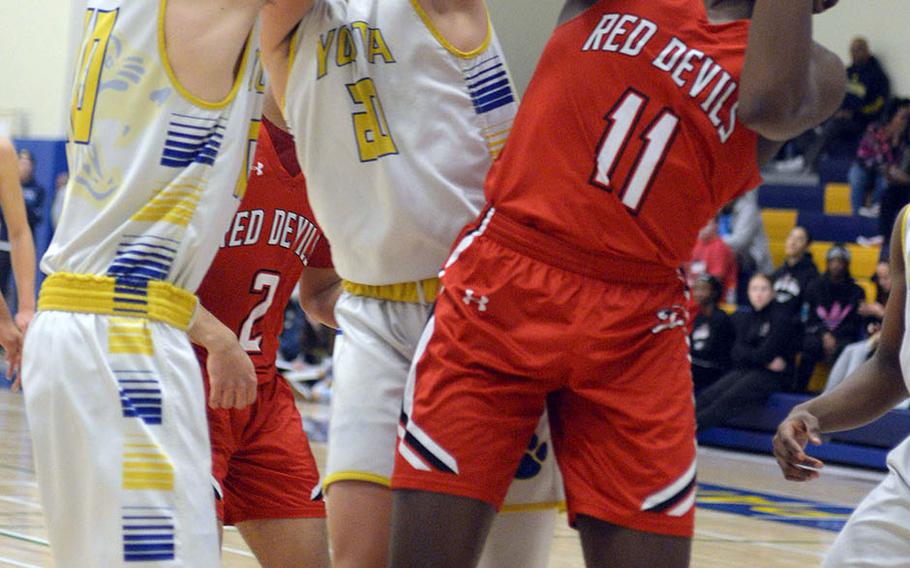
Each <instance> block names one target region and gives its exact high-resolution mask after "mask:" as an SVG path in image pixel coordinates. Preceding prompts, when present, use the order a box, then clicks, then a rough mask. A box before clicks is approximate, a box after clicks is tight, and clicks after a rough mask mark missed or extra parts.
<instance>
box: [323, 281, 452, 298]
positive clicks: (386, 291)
mask: <svg viewBox="0 0 910 568" xmlns="http://www.w3.org/2000/svg"><path fill="white" fill-rule="evenodd" d="M341 285H342V286H343V287H344V289H345V291H346V292H348V293H350V294H353V295H355V296H366V297H368V298H376V299H377V300H388V301H390V302H408V303H410V304H431V303H433V302H435V301H436V295H437V294H438V293H439V278H427V279H426V280H421V281H420V282H401V283H399V284H384V285H382V286H373V285H370V284H358V283H356V282H351V281H349V280H344V281H342V283H341Z"/></svg>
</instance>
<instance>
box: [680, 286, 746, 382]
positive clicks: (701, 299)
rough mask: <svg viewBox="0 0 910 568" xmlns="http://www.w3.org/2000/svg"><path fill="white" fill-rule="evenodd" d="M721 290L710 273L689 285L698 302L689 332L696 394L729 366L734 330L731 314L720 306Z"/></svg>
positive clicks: (720, 375)
mask: <svg viewBox="0 0 910 568" xmlns="http://www.w3.org/2000/svg"><path fill="white" fill-rule="evenodd" d="M723 294H724V287H723V284H721V282H720V280H718V279H717V278H715V277H714V276H712V275H710V274H703V275H702V276H700V277H699V278H698V279H697V280H696V281H695V283H694V284H693V286H692V295H693V296H694V297H695V301H696V302H698V312H697V313H696V315H695V318H694V323H693V325H692V331H691V333H690V334H689V344H690V345H691V349H690V353H691V356H692V382H693V384H694V385H695V393H696V394H698V393H699V392H701V391H702V390H704V388H705V387H708V386H710V385H711V384H713V383H714V382H715V381H717V379H719V378H720V377H722V376H723V375H724V374H725V373H726V372H727V371H729V370H730V353H731V352H732V350H733V339H734V337H735V332H734V330H733V324H732V323H731V322H730V316H728V315H727V314H726V312H724V311H723V310H722V309H721V308H720V302H721V300H722V298H723Z"/></svg>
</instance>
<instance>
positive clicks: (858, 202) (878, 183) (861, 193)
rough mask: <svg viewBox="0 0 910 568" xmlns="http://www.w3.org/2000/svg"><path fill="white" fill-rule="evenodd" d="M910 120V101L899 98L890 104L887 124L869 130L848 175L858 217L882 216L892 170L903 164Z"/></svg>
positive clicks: (876, 124)
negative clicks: (882, 201)
mask: <svg viewBox="0 0 910 568" xmlns="http://www.w3.org/2000/svg"><path fill="white" fill-rule="evenodd" d="M908 117H910V101H908V100H907V99H897V100H895V101H893V102H892V103H890V104H889V106H888V111H887V112H886V113H885V120H884V121H881V122H879V121H876V122H873V123H872V124H870V125H869V127H868V128H867V129H866V133H865V134H864V135H863V138H862V140H861V141H860V143H859V150H857V152H856V160H854V161H853V164H852V165H851V166H850V171H849V172H848V174H847V178H848V180H849V181H850V203H851V205H852V207H853V214H854V215H862V216H864V217H878V215H879V207H880V205H881V198H882V194H883V193H884V191H885V188H886V187H887V186H888V171H889V170H891V168H892V167H893V166H896V165H898V164H899V163H900V160H901V158H902V157H903V155H904V150H906V148H907V122H908Z"/></svg>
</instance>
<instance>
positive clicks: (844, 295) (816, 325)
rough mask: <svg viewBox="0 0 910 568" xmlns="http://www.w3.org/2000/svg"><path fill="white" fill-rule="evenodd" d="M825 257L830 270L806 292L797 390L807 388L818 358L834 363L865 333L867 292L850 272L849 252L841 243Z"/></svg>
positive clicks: (833, 247) (800, 390)
mask: <svg viewBox="0 0 910 568" xmlns="http://www.w3.org/2000/svg"><path fill="white" fill-rule="evenodd" d="M825 258H826V261H827V270H826V271H825V273H824V274H823V275H822V277H821V278H819V279H818V280H816V281H815V282H814V283H812V285H811V286H809V289H808V290H807V291H806V296H805V301H804V305H805V306H806V312H807V321H806V330H805V333H804V335H803V342H802V357H801V358H800V362H799V368H798V369H797V374H796V383H795V385H794V387H795V390H796V391H797V392H803V391H805V390H806V386H807V385H808V384H809V378H810V377H811V376H812V372H813V371H814V370H815V365H816V364H817V363H818V362H819V361H825V362H827V363H828V364H833V363H834V361H835V360H836V359H837V357H838V355H840V353H841V351H843V350H844V347H846V346H847V345H848V344H850V343H853V342H854V341H857V340H858V339H859V338H860V333H861V332H862V325H863V321H862V316H861V315H860V313H859V307H860V304H861V303H862V302H863V301H865V298H866V293H865V292H863V289H862V288H860V287H859V286H858V285H857V284H856V282H854V280H853V277H852V276H851V275H850V251H848V250H847V249H846V248H845V247H844V246H843V245H842V244H839V243H838V244H835V245H834V246H832V247H831V248H830V249H828V252H827V254H826V255H825Z"/></svg>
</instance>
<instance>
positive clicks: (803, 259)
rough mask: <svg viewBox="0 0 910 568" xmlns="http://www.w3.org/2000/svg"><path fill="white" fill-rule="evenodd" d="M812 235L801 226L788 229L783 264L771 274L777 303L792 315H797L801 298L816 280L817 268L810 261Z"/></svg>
mask: <svg viewBox="0 0 910 568" xmlns="http://www.w3.org/2000/svg"><path fill="white" fill-rule="evenodd" d="M811 244H812V235H811V234H809V230H808V229H806V228H805V227H802V226H796V227H793V228H792V229H790V234H788V235H787V240H786V241H785V242H784V254H786V258H784V262H783V263H781V265H780V268H778V269H777V270H775V271H774V273H773V274H771V280H772V281H773V282H774V294H775V299H776V300H777V302H779V303H781V304H784V305H786V306H787V307H788V308H789V309H790V312H791V313H792V314H794V315H796V314H799V311H800V308H801V307H802V305H803V296H804V295H805V293H806V290H807V289H808V288H809V285H810V284H811V283H812V282H813V281H814V280H815V279H816V278H818V268H816V267H815V262H814V261H813V260H812V253H810V252H809V245H811Z"/></svg>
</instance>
